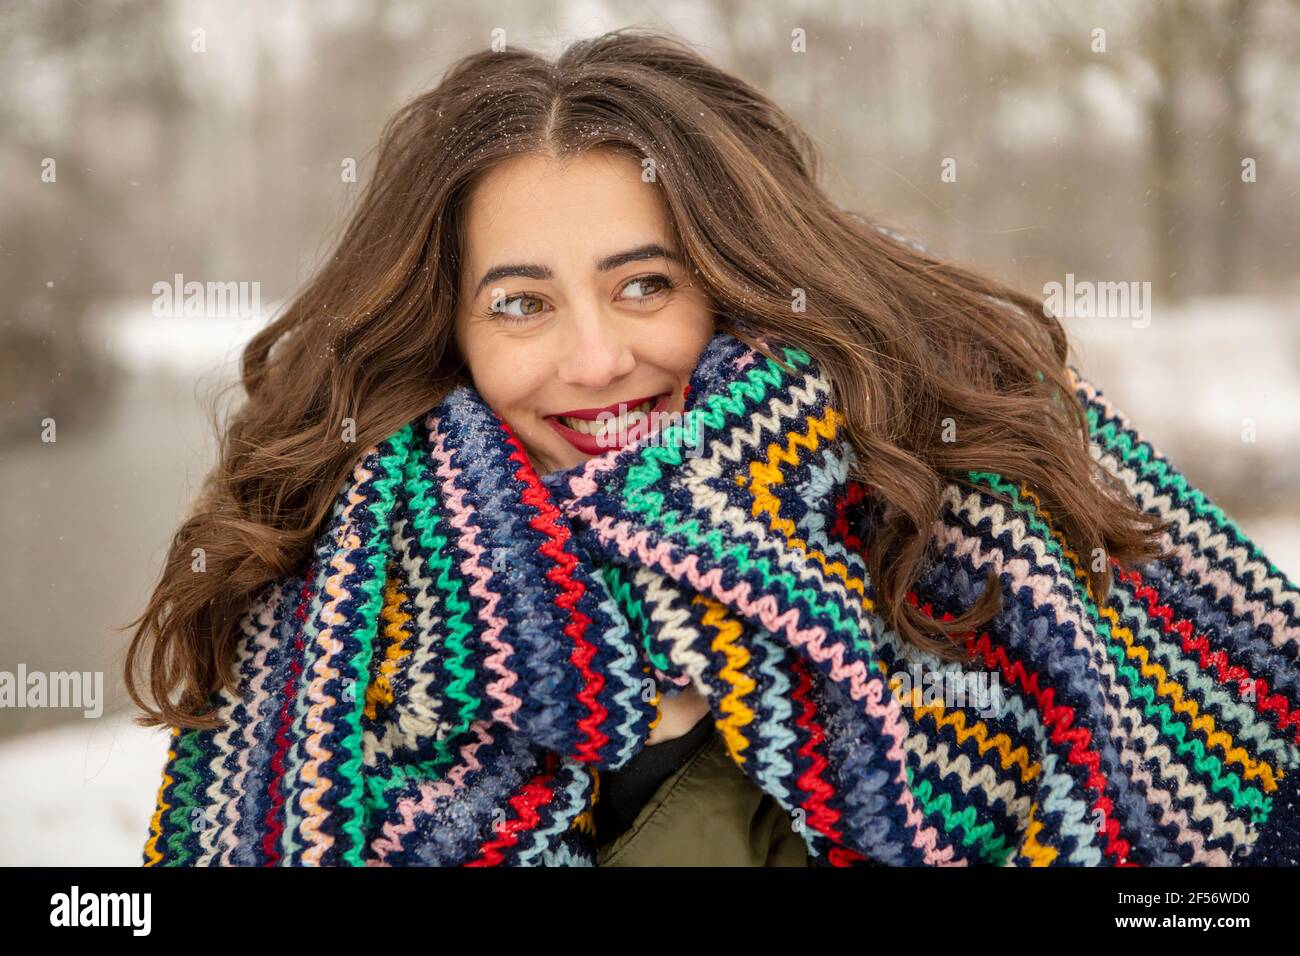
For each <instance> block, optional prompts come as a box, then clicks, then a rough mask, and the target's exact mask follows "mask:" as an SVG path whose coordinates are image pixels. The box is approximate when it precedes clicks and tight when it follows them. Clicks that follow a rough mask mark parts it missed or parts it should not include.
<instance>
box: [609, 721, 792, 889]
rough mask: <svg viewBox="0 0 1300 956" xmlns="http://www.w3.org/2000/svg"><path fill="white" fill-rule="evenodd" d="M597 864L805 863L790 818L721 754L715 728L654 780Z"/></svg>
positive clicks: (723, 746)
mask: <svg viewBox="0 0 1300 956" xmlns="http://www.w3.org/2000/svg"><path fill="white" fill-rule="evenodd" d="M596 865H597V866H808V865H809V861H808V849H807V846H806V845H805V844H804V841H803V838H802V837H801V836H799V835H798V834H797V833H795V832H794V829H793V828H792V826H791V823H790V818H789V816H788V815H787V814H786V812H785V811H784V810H782V809H781V806H780V804H778V803H777V802H776V801H775V800H774V799H772V797H771V796H770V795H769V794H766V793H764V792H763V791H762V790H761V789H759V788H758V787H757V786H756V785H755V784H754V782H753V781H752V780H750V779H749V778H748V777H746V776H745V773H744V771H742V770H741V769H740V767H738V766H737V765H736V763H735V762H734V761H733V760H732V759H731V757H729V756H728V755H727V749H726V743H725V742H724V741H723V739H722V737H721V736H720V735H719V734H718V733H717V732H716V731H715V732H714V733H712V734H711V735H710V736H709V738H708V740H707V742H706V743H705V744H704V745H703V746H702V747H700V749H699V750H697V751H696V752H695V753H694V754H692V755H691V756H690V757H689V758H688V759H687V760H686V762H685V763H684V764H682V766H681V767H679V768H678V769H677V770H676V771H675V772H674V773H673V774H672V775H671V776H670V777H668V779H666V780H665V781H664V782H663V783H662V784H660V785H659V789H657V790H656V791H655V792H654V795H653V796H652V797H651V798H650V799H649V800H648V801H647V802H646V804H645V806H643V807H642V808H641V810H640V812H639V813H638V814H637V816H636V819H635V820H634V821H633V822H632V825H631V826H630V827H629V828H628V829H627V830H625V831H624V832H623V833H621V834H619V836H618V837H617V838H616V839H614V840H613V841H611V842H608V843H606V844H604V845H602V846H601V847H600V849H599V852H598V855H597V860H596Z"/></svg>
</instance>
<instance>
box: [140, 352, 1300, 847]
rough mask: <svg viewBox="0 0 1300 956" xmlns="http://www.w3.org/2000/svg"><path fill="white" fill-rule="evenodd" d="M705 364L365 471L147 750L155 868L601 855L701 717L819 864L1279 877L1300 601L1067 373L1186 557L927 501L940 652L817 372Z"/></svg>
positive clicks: (435, 443) (996, 511)
mask: <svg viewBox="0 0 1300 956" xmlns="http://www.w3.org/2000/svg"><path fill="white" fill-rule="evenodd" d="M774 354H776V355H778V356H780V355H783V356H784V358H785V363H777V362H773V361H771V360H769V359H767V358H765V357H764V356H763V355H762V354H761V353H758V352H756V351H754V350H752V349H750V348H749V347H748V346H746V345H744V344H743V343H741V342H739V341H738V340H736V339H735V338H733V337H731V336H729V335H726V334H722V333H720V334H718V335H716V336H715V337H714V338H713V340H712V341H711V342H710V343H709V344H708V346H707V348H706V349H705V351H704V353H703V355H702V357H701V359H700V362H699V364H698V366H697V368H696V369H695V372H694V374H693V377H692V379H691V383H690V385H689V387H688V389H687V410H686V413H685V415H684V416H683V417H682V418H681V420H680V421H678V422H674V423H671V424H670V425H669V426H668V427H665V428H662V429H660V430H659V431H658V432H657V433H655V434H653V435H651V436H649V437H647V438H645V439H642V440H641V441H639V442H637V443H636V444H633V445H630V446H628V447H625V448H623V449H620V450H615V451H611V452H608V453H606V454H604V455H600V456H597V457H595V458H592V459H590V460H588V461H587V462H586V463H585V464H584V465H582V466H580V467H577V468H574V469H572V470H569V471H560V472H555V473H553V474H550V475H547V476H546V477H544V478H539V476H538V475H537V474H536V472H535V471H534V470H533V468H532V467H531V466H530V464H529V462H528V459H527V457H526V455H525V453H524V450H523V447H522V446H521V444H520V442H519V440H518V439H517V437H516V436H515V434H514V433H513V432H512V431H511V429H510V427H509V426H508V425H507V424H506V423H505V422H504V421H502V420H501V419H500V418H499V417H498V416H497V415H496V414H495V413H494V412H493V411H492V410H491V409H490V408H489V407H488V406H487V405H486V403H485V402H484V401H483V400H482V399H481V397H480V396H478V395H477V393H476V392H475V391H474V390H473V389H472V388H470V387H468V386H461V387H459V388H457V389H455V390H453V391H452V392H450V393H449V394H448V395H447V396H446V397H445V398H444V399H443V400H442V401H441V402H440V403H439V404H438V405H437V406H436V407H435V408H433V409H432V410H431V411H430V412H429V413H428V414H427V415H426V416H423V417H422V418H420V419H417V420H414V421H412V422H410V423H409V424H407V425H406V426H405V427H403V428H402V429H401V430H399V431H397V432H396V433H395V434H393V435H392V436H390V437H389V438H388V439H386V440H385V441H383V442H382V443H380V444H379V445H377V446H375V447H372V448H370V449H369V450H368V451H366V452H365V453H364V455H363V456H362V457H361V458H360V460H359V462H358V464H357V465H356V467H355V470H354V472H353V473H352V476H351V478H350V480H349V481H348V482H347V483H346V484H345V486H344V487H343V488H342V489H341V491H340V493H339V496H338V499H337V502H336V506H335V509H334V511H333V514H332V517H331V519H330V521H329V522H328V525H327V527H326V528H325V529H324V531H323V533H322V534H321V535H320V537H319V540H318V542H317V544H316V546H315V549H314V555H313V559H312V560H311V562H310V566H308V567H304V568H303V569H302V573H301V574H300V575H298V576H294V577H290V578H286V579H284V580H280V581H276V582H273V583H272V584H269V585H268V586H267V587H266V588H265V589H264V590H265V593H263V594H261V595H260V596H259V597H258V598H257V600H256V601H255V602H254V603H253V604H252V606H251V607H250V608H249V609H248V613H247V614H246V616H245V617H244V620H243V622H242V640H241V643H240V648H239V656H238V661H237V668H238V670H237V678H238V686H239V693H238V694H232V693H228V692H225V691H221V692H218V693H217V694H215V695H214V696H213V698H212V701H211V703H212V706H213V707H214V708H215V711H216V714H217V715H218V717H219V718H220V721H221V726H220V727H219V728H217V729H213V730H202V731H199V730H192V729H186V730H180V729H177V728H173V732H172V737H171V741H170V750H169V753H168V755H167V760H166V765H165V768H164V773H163V781H162V786H161V789H160V790H159V794H158V800H157V810H156V812H155V814H154V816H153V819H152V825H151V833H150V835H149V836H148V839H147V842H146V845H145V848H144V861H145V863H146V865H155V864H163V865H242V866H274V865H468V866H492V865H512V866H514V865H583V866H588V865H593V864H594V862H595V859H596V846H597V835H596V834H595V832H594V829H593V813H592V808H593V806H594V805H595V801H597V800H598V799H599V787H600V772H601V771H602V770H608V769H615V768H619V767H622V766H624V765H626V764H627V763H628V761H629V760H631V758H632V757H633V756H634V755H635V754H636V753H637V752H638V751H639V750H640V749H641V748H642V747H643V746H645V740H646V736H647V734H648V733H649V731H650V729H651V727H652V726H653V725H654V723H655V722H656V721H657V720H658V717H659V713H660V710H659V707H660V704H661V702H662V701H663V699H664V697H665V696H666V695H668V694H672V693H675V692H677V691H678V690H679V689H680V688H681V687H682V686H684V685H686V684H688V683H689V684H692V685H694V686H695V687H696V688H697V689H698V690H699V691H700V692H701V693H703V694H705V695H706V696H707V698H708V702H709V705H710V708H711V711H712V719H713V721H714V725H715V727H716V729H717V731H718V733H719V734H720V735H721V736H722V737H723V738H724V740H725V744H726V748H727V751H728V753H729V755H730V757H731V759H732V760H733V761H735V763H736V764H737V766H738V767H740V768H741V770H743V772H744V773H745V774H746V775H747V776H748V778H749V779H750V780H752V781H753V782H754V784H756V785H757V786H758V787H759V788H761V789H762V790H763V791H764V792H766V793H768V794H770V795H771V796H772V797H773V798H774V799H775V800H776V801H777V802H778V803H779V804H780V806H781V807H782V808H783V809H784V810H785V811H786V812H787V813H788V814H789V816H790V819H791V822H792V824H793V825H794V827H795V830H796V832H798V833H800V834H801V836H802V837H803V839H804V840H805V842H806V844H807V847H808V850H809V853H810V857H811V860H812V862H813V864H814V865H855V864H857V865H861V864H866V863H871V864H886V865H917V864H920V865H1008V866H1045V865H1089V866H1111V865H1188V864H1191V865H1219V866H1231V865H1241V864H1248V865H1257V864H1290V865H1294V864H1296V863H1297V858H1298V857H1300V849H1298V847H1300V807H1298V806H1297V804H1300V798H1298V796H1297V794H1298V789H1297V781H1300V764H1298V760H1300V747H1298V746H1297V745H1298V743H1300V715H1298V708H1300V686H1298V685H1297V665H1296V653H1297V647H1298V646H1300V617H1298V615H1300V594H1298V593H1297V589H1296V587H1295V585H1294V584H1293V583H1292V582H1291V581H1289V580H1288V579H1287V578H1286V576H1285V575H1283V573H1282V572H1281V571H1279V570H1278V568H1277V567H1275V566H1274V565H1273V564H1272V563H1271V562H1270V561H1269V560H1268V559H1267V558H1266V557H1265V556H1264V555H1263V554H1262V553H1261V552H1260V550H1259V549H1258V548H1257V547H1256V546H1255V545H1254V544H1253V543H1252V542H1251V541H1250V540H1249V539H1248V538H1247V537H1246V536H1245V535H1244V534H1243V533H1242V532H1241V530H1240V529H1238V528H1237V526H1236V525H1235V524H1234V523H1233V522H1232V521H1231V520H1230V519H1229V518H1228V517H1226V516H1225V515H1224V513H1223V512H1222V511H1221V510H1220V509H1219V508H1218V507H1216V506H1215V505H1214V504H1213V503H1212V502H1211V501H1210V500H1209V499H1208V498H1207V497H1206V496H1205V495H1204V494H1202V493H1201V492H1200V491H1198V490H1196V489H1195V488H1194V487H1192V486H1191V485H1190V484H1189V483H1188V481H1187V480H1186V479H1185V478H1184V477H1183V476H1182V475H1181V474H1180V473H1179V472H1178V471H1176V470H1175V469H1174V468H1173V466H1172V465H1171V464H1170V463H1169V462H1168V461H1167V460H1166V459H1165V458H1164V457H1162V456H1161V455H1160V454H1159V453H1158V452H1157V451H1156V450H1154V449H1153V448H1152V446H1151V445H1150V444H1148V443H1147V442H1146V441H1144V440H1143V439H1142V438H1141V437H1140V436H1139V435H1138V433H1137V432H1135V431H1134V430H1133V428H1132V427H1131V426H1130V424H1129V423H1128V421H1127V420H1126V419H1125V418H1124V417H1123V416H1122V415H1121V414H1120V413H1119V412H1118V411H1117V410H1116V409H1115V408H1114V407H1112V406H1111V405H1110V404H1109V402H1108V401H1107V400H1106V399H1105V398H1103V397H1102V395H1101V394H1100V393H1099V392H1098V391H1097V389H1095V388H1094V387H1093V386H1092V385H1090V384H1089V383H1088V382H1087V381H1086V380H1084V379H1083V378H1082V377H1081V376H1080V375H1079V373H1078V372H1077V370H1075V368H1074V367H1073V366H1071V367H1070V369H1069V370H1070V374H1071V376H1072V377H1073V382H1074V383H1075V385H1076V387H1077V393H1076V394H1077V399H1078V400H1079V401H1080V402H1081V403H1082V404H1083V406H1084V407H1085V409H1086V412H1087V418H1088V422H1089V429H1090V436H1091V442H1092V451H1093V455H1094V457H1095V458H1097V459H1098V460H1099V461H1100V463H1101V464H1102V465H1103V466H1104V467H1105V468H1107V469H1109V470H1110V471H1111V472H1112V473H1114V474H1116V475H1118V476H1119V477H1120V478H1121V479H1122V480H1123V481H1124V483H1125V484H1126V485H1127V487H1128V489H1129V490H1130V492H1131V493H1132V495H1133V497H1134V499H1135V500H1136V501H1137V502H1138V503H1139V505H1140V506H1141V507H1142V508H1143V509H1144V510H1146V511H1149V512H1153V513H1158V514H1160V515H1163V516H1166V517H1170V518H1172V519H1173V520H1174V524H1173V531H1172V534H1171V535H1170V537H1169V539H1167V543H1171V544H1172V547H1173V548H1174V553H1175V556H1174V557H1173V558H1170V559H1167V560H1165V561H1163V562H1149V563H1147V564H1145V565H1144V566H1141V567H1137V568H1125V567H1121V566H1119V565H1118V564H1116V563H1115V562H1114V561H1113V560H1112V561H1111V564H1110V571H1111V576H1110V577H1111V588H1110V593H1109V595H1108V596H1107V597H1106V599H1105V601H1104V603H1098V602H1097V601H1096V600H1095V599H1094V595H1093V593H1092V591H1091V589H1090V587H1089V584H1088V581H1087V578H1086V575H1085V573H1084V566H1083V560H1084V556H1080V555H1078V554H1076V553H1075V552H1074V551H1072V550H1071V548H1070V546H1069V545H1068V544H1067V543H1066V542H1065V541H1064V540H1062V538H1061V536H1060V535H1059V534H1058V532H1057V531H1056V529H1055V528H1054V527H1053V516H1052V515H1051V514H1049V513H1047V512H1046V511H1045V510H1044V509H1043V508H1042V507H1041V506H1040V504H1039V501H1038V499H1037V497H1036V496H1035V494H1034V493H1033V491H1032V489H1030V488H1028V487H1025V486H1023V485H1019V484H1017V483H1015V482H1012V481H1009V480H1007V479H1004V478H1003V477H1001V476H999V475H997V474H991V473H974V472H972V473H970V474H969V475H968V476H967V478H968V479H969V481H968V482H965V483H960V484H959V483H953V484H951V485H949V486H948V487H947V489H946V492H945V494H944V496H943V505H942V511H941V514H940V515H939V517H938V518H937V519H936V521H935V523H934V527H933V543H934V546H935V552H936V557H935V559H934V561H933V563H932V564H931V566H929V568H928V569H927V571H926V572H925V574H924V576H923V577H922V578H921V579H920V580H919V581H918V583H917V585H916V586H915V587H914V589H913V590H912V592H911V593H910V594H909V596H908V599H909V600H910V601H912V602H913V603H914V604H915V605H916V606H917V607H918V608H919V609H920V610H921V611H923V612H924V613H925V614H929V615H933V616H935V617H938V618H944V619H946V618H948V617H949V616H950V615H956V614H959V613H961V612H962V611H964V610H965V609H967V608H968V607H970V606H971V604H972V603H973V602H974V601H975V599H976V598H977V597H978V595H979V594H980V593H981V591H982V589H983V588H984V587H986V586H987V585H986V583H985V577H986V572H987V570H988V569H990V568H992V569H993V570H994V571H995V572H996V573H997V575H998V581H999V582H1000V587H1001V589H1002V592H1003V593H1002V610H1001V612H1000V613H999V614H998V615H997V616H996V617H995V618H993V619H992V620H991V621H990V622H989V623H988V624H987V625H986V626H984V627H981V628H978V629H976V630H975V631H972V632H969V633H967V634H966V635H965V638H964V643H965V647H966V649H967V651H968V652H969V653H970V657H971V659H970V662H969V663H966V664H961V663H951V662H944V661H941V660H940V659H938V658H936V657H933V656H931V655H929V654H928V653H925V652H923V651H921V650H918V649H917V648H916V647H915V646H913V645H912V644H910V643H905V642H903V641H902V640H900V639H899V637H898V635H897V634H896V633H895V632H893V631H891V630H890V629H889V628H888V627H887V626H886V624H885V622H884V620H883V619H882V618H881V617H880V616H879V615H878V614H877V612H876V610H875V601H874V598H873V591H872V585H871V582H870V581H869V580H868V576H867V573H866V566H865V563H864V555H865V554H866V553H867V551H868V549H869V548H870V547H871V533H872V529H873V527H876V526H877V524H876V523H877V521H878V520H879V518H880V515H881V507H882V505H881V503H880V502H879V501H878V500H877V497H878V496H876V495H875V494H873V489H872V488H871V487H868V486H866V485H864V484H862V483H859V482H858V481H856V480H850V478H849V475H850V468H851V466H852V464H853V462H854V452H853V448H852V447H851V445H850V444H849V442H848V440H847V438H846V436H845V433H844V429H843V425H844V419H843V417H842V416H841V415H840V414H839V412H838V411H837V410H836V408H835V405H834V400H833V393H832V387H831V383H830V382H829V381H828V380H827V379H826V377H824V376H823V375H822V374H821V373H820V372H819V370H818V368H817V366H816V364H815V363H814V362H813V361H812V360H811V358H810V357H809V356H808V355H807V354H805V353H804V352H802V351H800V350H799V349H797V348H790V347H784V346H782V347H781V348H779V349H778V350H777V351H776V352H775V353H774Z"/></svg>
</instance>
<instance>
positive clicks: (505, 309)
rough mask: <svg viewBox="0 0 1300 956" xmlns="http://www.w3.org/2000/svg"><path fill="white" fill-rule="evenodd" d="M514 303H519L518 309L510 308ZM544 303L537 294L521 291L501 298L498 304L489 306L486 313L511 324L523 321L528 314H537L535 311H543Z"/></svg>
mask: <svg viewBox="0 0 1300 956" xmlns="http://www.w3.org/2000/svg"><path fill="white" fill-rule="evenodd" d="M515 303H519V304H520V308H519V311H515V310H514V309H513V308H512V306H513V305H514V304H515ZM545 305H546V303H545V302H543V301H542V300H541V299H540V298H538V297H537V296H535V295H528V294H527V293H524V292H521V293H519V294H518V295H512V296H508V297H507V298H505V299H502V300H501V304H500V306H493V307H491V308H489V310H488V314H489V315H491V316H496V317H500V318H501V320H502V321H504V322H506V323H507V324H511V323H517V322H521V321H524V320H526V319H527V318H528V317H529V316H533V315H537V313H539V312H541V311H543V309H544V308H545Z"/></svg>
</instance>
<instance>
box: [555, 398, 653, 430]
mask: <svg viewBox="0 0 1300 956" xmlns="http://www.w3.org/2000/svg"><path fill="white" fill-rule="evenodd" d="M652 408H654V399H650V400H648V401H644V402H642V403H641V404H640V405H637V406H635V407H634V408H630V409H628V410H627V412H626V413H624V414H621V415H619V416H618V417H617V418H611V419H609V420H608V424H606V422H604V421H599V420H597V421H588V420H587V419H585V418H570V417H569V416H568V415H560V416H558V418H559V419H560V421H561V422H563V423H564V424H565V425H566V426H568V427H569V428H572V429H573V430H574V431H575V432H580V433H581V434H583V435H591V436H592V437H593V438H600V437H602V436H604V435H605V434H606V433H612V434H615V435H617V434H619V433H620V432H626V431H629V430H630V429H631V428H633V427H634V426H635V425H637V424H639V423H640V422H643V421H645V420H646V419H647V418H649V417H650V409H652Z"/></svg>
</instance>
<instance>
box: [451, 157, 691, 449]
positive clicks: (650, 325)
mask: <svg viewBox="0 0 1300 956" xmlns="http://www.w3.org/2000/svg"><path fill="white" fill-rule="evenodd" d="M466 209H467V212H466V230H465V237H466V241H465V259H464V268H463V270H462V276H463V279H462V282H463V286H464V293H463V298H462V299H461V301H460V303H459V306H458V308H457V310H456V317H455V328H456V344H457V347H458V348H459V349H460V352H461V354H462V355H463V356H464V358H465V360H466V362H467V364H468V366H469V369H470V373H471V375H472V377H473V381H474V386H475V388H477V389H478V391H479V393H480V394H481V395H482V396H483V398H484V399H485V400H486V401H487V402H488V404H489V405H491V406H492V407H493V408H494V409H496V410H497V411H498V412H499V413H500V414H501V416H502V417H503V418H504V419H505V420H506V421H507V422H508V423H509V424H510V427H511V428H512V429H513V430H514V432H515V434H517V435H518V436H519V438H520V439H521V440H522V441H523V444H524V448H525V449H526V450H527V452H528V455H529V458H530V460H531V461H532V463H533V465H534V467H536V468H537V469H538V471H539V472H541V473H543V474H544V473H546V472H550V471H555V470H557V469H560V468H570V467H573V466H574V465H578V464H581V463H582V462H584V461H586V459H587V458H588V457H590V456H592V455H595V454H600V453H602V452H605V451H609V450H611V449H614V448H619V447H622V446H623V445H624V444H627V443H629V442H632V441H636V440H638V439H640V438H643V437H644V436H645V435H646V434H648V433H649V432H650V431H651V430H652V429H653V428H654V427H655V425H656V424H657V423H659V422H661V421H664V420H665V419H666V418H667V417H668V416H670V415H672V414H674V413H680V412H681V411H682V409H683V408H684V407H685V389H686V386H687V384H688V383H689V382H690V377H691V373H692V372H693V371H694V369H695V364H696V362H697V361H698V359H699V356H700V352H701V351H703V349H704V346H705V344H706V343H707V342H708V341H709V339H710V338H711V337H712V336H713V332H714V324H715V323H714V311H713V305H712V303H711V302H710V300H709V297H708V295H707V294H706V293H705V292H704V290H702V289H701V288H700V287H699V285H698V284H697V283H695V282H694V281H693V276H692V275H691V274H690V272H689V271H688V269H687V268H686V266H685V264H684V263H683V262H682V257H681V255H680V254H679V253H678V252H677V251H676V249H675V246H676V244H677V239H676V233H675V230H674V229H673V227H672V221H671V219H670V217H669V214H668V210H667V208H666V207H665V205H664V201H663V197H662V196H661V195H660V193H659V191H658V190H657V189H655V188H653V187H652V186H650V185H647V184H646V183H645V182H644V181H643V180H642V178H641V166H640V165H639V164H638V163H637V162H635V161H634V160H633V159H632V158H630V157H629V156H627V155H626V154H623V153H617V152H603V151H590V152H585V153H579V154H578V155H576V156H572V157H569V158H566V159H561V158H559V157H555V156H552V155H549V154H543V155H537V154H533V155H525V156H522V157H519V158H517V159H512V160H510V161H508V162H506V163H503V164H502V165H500V166H498V167H497V168H495V169H493V170H492V171H491V172H489V173H488V174H487V175H485V176H484V177H483V178H482V180H480V182H479V183H478V184H477V186H476V187H475V189H474V190H473V192H472V193H471V196H470V198H469V200H468V202H467V203H466ZM557 237H559V238H558V239H557ZM512 263H514V264H512ZM602 416H604V418H605V419H606V420H605V421H602V420H601V419H602Z"/></svg>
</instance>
